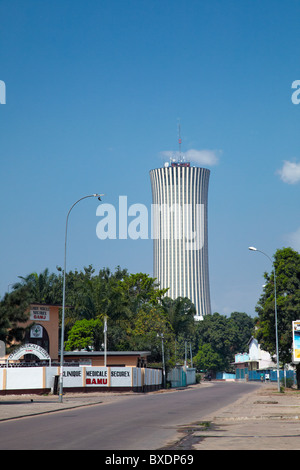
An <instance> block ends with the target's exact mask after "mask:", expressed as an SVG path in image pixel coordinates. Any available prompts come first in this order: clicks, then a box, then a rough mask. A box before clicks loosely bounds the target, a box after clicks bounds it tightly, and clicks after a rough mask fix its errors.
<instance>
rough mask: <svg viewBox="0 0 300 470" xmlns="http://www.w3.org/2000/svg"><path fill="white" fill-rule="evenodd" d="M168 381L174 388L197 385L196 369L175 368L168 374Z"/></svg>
mask: <svg viewBox="0 0 300 470" xmlns="http://www.w3.org/2000/svg"><path fill="white" fill-rule="evenodd" d="M167 380H168V381H169V382H170V383H171V387H172V388H176V387H186V386H187V385H191V384H194V383H196V369H193V368H190V367H175V368H174V369H172V370H170V371H169V373H168V377H167Z"/></svg>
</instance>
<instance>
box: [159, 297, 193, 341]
mask: <svg viewBox="0 0 300 470" xmlns="http://www.w3.org/2000/svg"><path fill="white" fill-rule="evenodd" d="M161 305H162V307H163V309H164V311H165V312H166V315H167V317H168V319H169V322H170V324H171V325H172V328H173V331H174V334H175V337H176V338H177V337H178V336H179V335H182V336H184V337H186V336H188V335H189V334H191V333H192V332H193V330H194V325H195V320H194V316H195V315H196V309H195V306H194V304H193V303H192V302H191V301H190V299H188V298H186V297H177V299H171V298H170V297H164V298H163V299H162V302H161Z"/></svg>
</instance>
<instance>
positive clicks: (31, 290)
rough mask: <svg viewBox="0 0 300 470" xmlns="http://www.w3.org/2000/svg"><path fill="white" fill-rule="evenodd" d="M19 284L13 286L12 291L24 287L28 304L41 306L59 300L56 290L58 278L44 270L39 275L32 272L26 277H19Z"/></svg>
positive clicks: (58, 293)
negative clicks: (32, 303)
mask: <svg viewBox="0 0 300 470" xmlns="http://www.w3.org/2000/svg"><path fill="white" fill-rule="evenodd" d="M19 279H21V280H20V281H19V282H17V283H16V284H14V285H13V289H14V290H18V289H20V288H21V287H25V288H26V290H27V291H28V294H29V298H30V302H36V303H41V304H55V303H57V300H58V299H60V292H59V289H58V278H57V276H56V275H55V274H53V273H49V269H48V268H46V269H45V270H44V271H43V272H41V273H40V274H37V273H36V272H33V273H31V274H28V275H27V276H25V277H23V276H19Z"/></svg>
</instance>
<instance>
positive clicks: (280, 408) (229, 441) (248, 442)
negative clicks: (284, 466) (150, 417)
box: [176, 383, 300, 450]
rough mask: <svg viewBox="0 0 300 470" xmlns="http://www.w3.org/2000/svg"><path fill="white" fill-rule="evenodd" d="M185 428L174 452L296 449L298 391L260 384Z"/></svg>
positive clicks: (299, 433) (299, 426)
mask: <svg viewBox="0 0 300 470" xmlns="http://www.w3.org/2000/svg"><path fill="white" fill-rule="evenodd" d="M187 428H189V429H182V431H183V432H184V433H185V435H186V437H185V438H183V439H182V440H181V443H180V444H181V446H180V445H178V444H179V443H178V444H177V446H176V449H178V450H179V449H180V448H181V449H184V448H190V449H194V450H300V391H298V390H289V389H286V391H285V392H284V393H278V391H277V384H265V383H264V384H262V386H261V387H260V388H258V389H256V390H255V391H254V392H251V393H250V394H247V395H245V396H244V397H242V398H241V399H240V400H238V401H236V402H235V403H232V404H231V405H230V406H227V407H226V408H223V409H221V410H219V411H218V413H217V414H216V415H208V416H206V417H205V418H204V419H203V420H202V421H201V423H196V424H195V425H193V426H189V427H187Z"/></svg>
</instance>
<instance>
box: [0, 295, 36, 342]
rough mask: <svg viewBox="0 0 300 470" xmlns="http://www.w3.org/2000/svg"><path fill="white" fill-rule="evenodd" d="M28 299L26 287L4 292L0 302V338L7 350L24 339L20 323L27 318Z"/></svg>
mask: <svg viewBox="0 0 300 470" xmlns="http://www.w3.org/2000/svg"><path fill="white" fill-rule="evenodd" d="M30 299H31V297H30V294H29V291H28V289H27V287H26V286H20V287H19V288H18V289H16V290H14V291H13V292H11V293H9V294H8V293H7V294H5V296H4V298H3V299H2V300H1V302H0V340H1V341H4V342H5V344H6V348H7V350H9V348H10V347H12V345H13V344H14V343H18V342H22V341H23V339H24V336H25V331H26V330H25V328H24V327H23V326H22V323H26V322H27V321H28V319H29V311H28V306H29V304H30Z"/></svg>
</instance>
